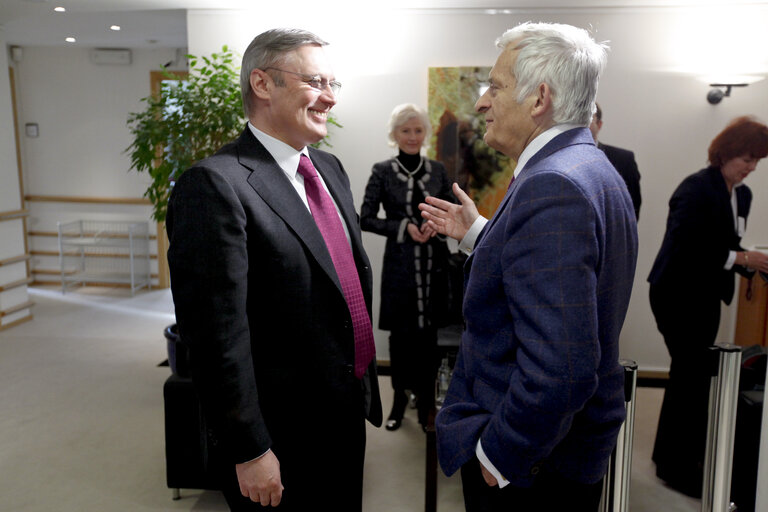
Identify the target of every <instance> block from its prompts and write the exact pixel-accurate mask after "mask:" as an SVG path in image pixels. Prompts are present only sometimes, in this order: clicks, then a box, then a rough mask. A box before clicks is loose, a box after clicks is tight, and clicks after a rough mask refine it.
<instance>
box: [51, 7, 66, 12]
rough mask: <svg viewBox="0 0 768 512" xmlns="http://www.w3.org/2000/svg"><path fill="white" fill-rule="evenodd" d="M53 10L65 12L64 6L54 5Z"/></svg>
mask: <svg viewBox="0 0 768 512" xmlns="http://www.w3.org/2000/svg"><path fill="white" fill-rule="evenodd" d="M53 10H54V11H56V12H67V9H66V8H65V7H54V8H53Z"/></svg>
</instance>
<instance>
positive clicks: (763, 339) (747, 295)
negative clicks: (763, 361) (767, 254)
mask: <svg viewBox="0 0 768 512" xmlns="http://www.w3.org/2000/svg"><path fill="white" fill-rule="evenodd" d="M738 300H739V302H738V309H737V311H736V334H735V335H734V343H735V344H736V345H741V346H745V347H748V346H751V345H762V346H766V345H768V283H766V281H765V279H763V278H762V277H761V276H760V274H759V273H756V274H755V275H754V276H753V277H752V279H751V280H749V279H747V278H745V277H741V278H740V281H739V298H738Z"/></svg>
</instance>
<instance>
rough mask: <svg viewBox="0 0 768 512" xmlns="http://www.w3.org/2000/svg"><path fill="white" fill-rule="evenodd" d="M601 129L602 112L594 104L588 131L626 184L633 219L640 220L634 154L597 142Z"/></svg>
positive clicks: (638, 181)
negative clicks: (633, 211) (633, 208)
mask: <svg viewBox="0 0 768 512" xmlns="http://www.w3.org/2000/svg"><path fill="white" fill-rule="evenodd" d="M602 128H603V111H602V109H601V108H600V105H598V104H597V103H595V115H594V116H592V122H591V123H589V131H591V132H592V136H593V137H594V138H595V142H596V143H597V147H598V148H600V149H602V150H603V152H604V153H605V156H607V157H608V160H609V161H610V162H611V163H612V164H613V166H614V167H615V168H616V170H617V171H618V172H619V174H620V175H621V177H622V178H624V183H626V184H627V190H629V195H630V197H632V204H633V205H634V207H635V218H636V219H639V218H640V203H642V201H643V198H642V196H641V195H640V171H638V170H637V162H635V154H634V153H633V152H632V151H630V150H628V149H624V148H617V147H616V146H609V145H608V144H603V143H602V142H600V141H599V140H597V134H598V133H600V130H601V129H602Z"/></svg>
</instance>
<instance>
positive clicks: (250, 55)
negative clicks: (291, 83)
mask: <svg viewBox="0 0 768 512" xmlns="http://www.w3.org/2000/svg"><path fill="white" fill-rule="evenodd" d="M327 44H328V43H327V42H325V41H323V40H322V39H320V38H319V37H317V36H316V35H315V34H313V33H312V32H308V31H306V30H301V29H295V28H275V29H272V30H267V31H266V32H262V33H261V34H259V35H257V36H256V37H255V38H253V41H251V44H249V45H248V48H247V49H246V50H245V53H244V54H243V62H242V65H241V66H240V90H241V93H242V95H243V110H245V117H248V116H249V114H250V112H251V108H252V107H253V99H252V98H253V97H252V95H251V72H252V71H253V70H254V69H266V68H270V67H279V66H281V65H282V64H283V62H284V60H285V56H286V55H287V54H288V53H290V52H292V51H294V50H296V49H297V48H300V47H302V46H306V45H317V46H326V45H327ZM273 78H274V81H275V85H278V86H282V85H285V82H284V81H283V79H282V77H280V76H279V75H276V76H275V77H273Z"/></svg>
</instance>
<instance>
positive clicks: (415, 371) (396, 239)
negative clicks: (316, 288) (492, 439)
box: [360, 103, 455, 430]
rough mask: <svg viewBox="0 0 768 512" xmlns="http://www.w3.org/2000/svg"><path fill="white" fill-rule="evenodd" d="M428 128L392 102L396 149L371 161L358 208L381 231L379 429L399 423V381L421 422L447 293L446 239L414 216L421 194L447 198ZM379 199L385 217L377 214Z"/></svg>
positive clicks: (367, 224)
mask: <svg viewBox="0 0 768 512" xmlns="http://www.w3.org/2000/svg"><path fill="white" fill-rule="evenodd" d="M429 134H430V123H429V118H428V117H427V113H426V112H425V111H424V110H423V109H422V108H420V107H418V106H417V105H413V104H411V103H406V104H403V105H398V106H397V107H395V109H394V110H393V111H392V115H391V117H390V121H389V141H390V145H391V146H393V147H397V148H398V154H397V156H395V157H393V158H390V159H388V160H384V161H383V162H378V163H376V164H374V166H373V170H372V171H371V177H370V178H369V180H368V185H367V186H366V188H365V197H364V199H363V206H362V208H361V211H360V226H361V228H362V230H363V231H372V232H374V233H377V234H379V235H383V236H385V237H387V245H386V248H385V249H384V268H383V269H382V273H381V309H380V311H379V313H380V314H379V328H380V329H382V330H385V331H390V336H389V356H390V368H391V370H392V387H393V388H394V390H395V393H394V402H393V404H392V411H391V412H390V414H389V419H388V420H387V423H386V428H387V430H397V429H398V428H400V425H401V423H402V420H403V414H404V413H405V407H406V405H407V404H408V395H407V394H406V390H407V389H409V390H411V391H412V392H413V393H414V394H415V395H416V399H417V408H418V419H419V423H421V425H422V428H426V425H427V416H428V414H429V410H430V409H431V408H432V406H433V405H434V401H435V399H434V392H435V376H436V371H437V361H436V358H437V327H439V326H441V325H440V323H441V320H442V319H441V314H443V313H444V312H445V311H444V310H445V305H444V304H443V301H445V300H447V279H448V276H447V263H448V247H447V246H446V243H445V239H444V238H443V237H442V236H440V237H436V236H435V231H434V230H432V229H430V228H429V227H428V226H427V223H426V222H423V221H422V218H421V214H420V210H419V208H418V204H419V203H422V202H424V199H425V198H426V197H427V196H435V197H438V198H440V199H446V200H449V201H455V199H454V198H453V193H452V192H451V182H450V181H449V180H448V176H447V175H446V172H445V167H443V164H441V163H440V162H437V161H435V160H430V159H428V158H426V157H424V156H422V155H421V150H422V147H423V146H424V143H425V141H426V140H428V139H429ZM380 206H383V207H384V214H385V218H380V217H379V216H378V214H379V207H380Z"/></svg>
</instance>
